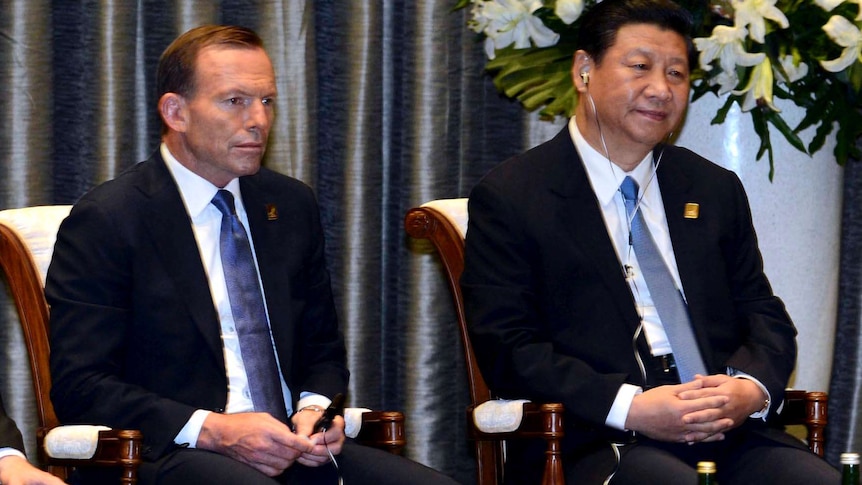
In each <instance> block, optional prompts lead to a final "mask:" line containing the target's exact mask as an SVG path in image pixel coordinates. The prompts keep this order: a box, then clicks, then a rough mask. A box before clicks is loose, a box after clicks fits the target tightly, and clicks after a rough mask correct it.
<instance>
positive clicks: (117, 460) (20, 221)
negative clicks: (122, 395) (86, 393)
mask: <svg viewBox="0 0 862 485" xmlns="http://www.w3.org/2000/svg"><path fill="white" fill-rule="evenodd" d="M70 208H71V207H70V206H45V207H31V208H27V209H12V210H5V211H2V212H0V267H2V269H3V272H4V273H5V275H6V280H7V284H8V286H9V291H10V293H11V296H12V300H13V302H14V303H15V307H16V309H17V310H18V316H19V318H20V321H21V328H22V330H23V335H24V342H25V344H26V347H27V353H28V356H29V359H30V370H31V372H32V375H33V390H34V391H35V393H36V406H37V414H38V418H39V430H38V431H37V434H36V436H37V443H38V449H39V460H40V461H41V462H43V463H45V464H47V465H48V470H49V471H50V472H51V473H52V474H54V475H56V476H58V477H60V478H63V479H66V478H68V474H69V471H70V468H72V467H77V466H114V467H120V468H121V469H122V478H121V483H125V484H134V483H137V468H138V466H139V465H140V463H141V441H142V435H141V432H140V431H137V430H103V431H98V441H97V443H96V444H95V452H94V453H93V454H92V456H91V457H90V458H72V456H73V455H71V454H55V455H53V456H52V454H49V453H48V452H46V450H45V446H44V444H45V443H44V439H45V437H46V435H47V433H48V432H49V431H50V430H52V429H55V428H57V427H58V426H59V425H60V422H59V420H58V419H57V415H56V414H54V407H53V406H52V404H51V398H50V392H51V376H50V372H49V365H48V352H49V347H48V304H47V302H46V301H45V293H44V286H43V281H44V275H45V273H46V271H47V266H48V263H49V262H50V260H51V253H52V251H53V247H54V239H55V238H56V233H57V228H59V226H60V222H61V221H62V220H63V219H64V218H65V217H66V215H68V213H69V209H70ZM67 444H68V443H67ZM72 445H73V446H72V447H86V446H87V445H86V444H84V443H77V444H76V443H72Z"/></svg>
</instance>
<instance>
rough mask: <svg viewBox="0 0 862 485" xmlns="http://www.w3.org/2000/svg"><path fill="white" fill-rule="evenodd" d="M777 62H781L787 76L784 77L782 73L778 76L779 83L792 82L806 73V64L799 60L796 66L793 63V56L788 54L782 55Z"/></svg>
mask: <svg viewBox="0 0 862 485" xmlns="http://www.w3.org/2000/svg"><path fill="white" fill-rule="evenodd" d="M779 62H780V63H781V68H782V69H784V72H785V73H786V74H787V78H784V76H783V75H782V76H780V77H781V79H779V81H778V82H779V83H783V82H786V83H788V84H789V83H794V82H796V81H798V80H800V79H802V78H804V77H805V76H806V75H807V74H808V64H806V63H804V62H800V63H799V65H798V66H797V65H795V64H794V63H793V56H791V55H790V54H788V55H786V56H784V57H782V58H781V59H780V61H779Z"/></svg>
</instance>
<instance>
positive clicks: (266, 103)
mask: <svg viewBox="0 0 862 485" xmlns="http://www.w3.org/2000/svg"><path fill="white" fill-rule="evenodd" d="M261 103H263V105H264V106H269V105H271V104H273V103H275V100H274V99H272V98H263V99H262V100H261Z"/></svg>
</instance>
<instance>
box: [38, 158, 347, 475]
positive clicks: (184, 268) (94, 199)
mask: <svg viewBox="0 0 862 485" xmlns="http://www.w3.org/2000/svg"><path fill="white" fill-rule="evenodd" d="M240 186H241V190H242V197H243V202H244V204H245V207H246V211H247V213H248V218H249V226H250V232H251V234H252V239H253V241H254V246H255V252H256V254H257V257H258V265H259V267H260V272H261V275H260V276H261V280H262V282H263V287H264V292H265V294H266V301H267V306H268V309H269V315H270V323H271V328H272V333H273V338H274V340H275V345H276V348H277V350H278V357H279V360H280V365H281V369H282V371H283V373H284V376H285V379H286V381H287V385H288V386H289V387H290V389H291V391H292V393H293V398H294V400H296V399H297V398H298V394H299V392H300V391H312V392H317V393H320V394H323V395H328V396H333V395H335V394H336V393H338V392H345V389H346V386H347V379H348V372H347V369H346V366H345V350H344V343H343V340H342V338H341V336H340V334H339V332H338V329H337V321H336V315H335V308H334V304H333V300H332V294H331V289H330V280H329V274H328V272H327V269H326V267H325V262H324V243H323V233H322V230H321V226H320V220H319V214H318V207H317V204H316V202H315V199H314V195H313V193H312V191H311V189H310V188H309V187H307V186H306V185H304V184H302V183H301V182H299V181H297V180H295V179H292V178H289V177H286V176H284V175H279V174H276V173H274V172H272V171H269V170H266V169H261V171H260V172H259V173H258V174H256V175H254V176H249V177H243V178H241V179H240ZM272 209H275V210H276V211H277V217H276V218H275V219H274V220H269V219H268V218H267V214H268V213H270V214H272V212H271V211H272ZM46 295H47V298H48V302H49V304H50V305H51V336H50V337H51V374H52V378H53V387H52V389H51V398H52V401H53V403H54V408H55V409H56V411H57V415H58V416H59V418H60V420H61V421H62V422H64V423H102V424H106V425H108V426H112V427H116V428H131V429H140V430H141V431H142V432H143V435H144V447H145V449H144V452H145V458H146V459H150V460H152V459H156V458H158V457H159V456H161V455H163V454H164V453H165V452H167V451H169V450H170V449H172V447H173V439H174V437H175V436H176V434H177V433H178V432H179V431H180V429H181V428H182V427H183V425H184V424H185V423H186V421H187V420H188V419H189V417H190V416H191V415H192V413H193V412H194V411H195V410H196V409H209V410H213V411H217V412H218V411H222V410H223V409H224V408H225V404H226V400H227V374H226V371H225V362H224V356H223V349H222V342H221V337H220V326H219V320H218V316H217V313H216V310H215V307H214V305H213V301H212V297H211V295H210V289H209V284H208V282H207V278H206V274H205V271H204V268H203V265H202V263H201V258H200V254H199V252H198V247H197V243H196V241H195V238H194V233H193V231H192V228H191V222H190V219H189V216H188V214H187V212H186V210H185V206H184V204H183V201H182V199H181V197H180V194H179V190H178V188H177V186H176V183H175V182H174V180H173V178H172V177H171V175H170V173H169V171H168V169H167V167H166V166H165V164H164V162H163V160H162V158H161V156H160V155H159V154H158V153H156V154H154V155H153V156H152V157H151V158H150V159H149V160H147V161H145V162H142V163H140V164H138V165H136V166H134V167H131V168H130V169H129V170H127V171H125V172H124V173H123V174H121V175H120V176H118V177H117V178H116V179H114V180H113V181H110V182H107V183H105V184H102V185H101V186H99V187H97V188H96V189H94V190H92V191H91V192H89V193H88V194H86V195H85V196H84V197H83V198H82V199H81V200H80V201H79V202H78V203H77V204H75V207H74V208H73V209H72V212H71V214H70V215H69V217H68V218H67V219H66V220H65V221H64V222H63V224H62V226H61V227H60V231H59V234H58V237H57V243H56V247H55V250H54V257H53V260H52V262H51V266H50V269H49V271H48V278H47V283H46Z"/></svg>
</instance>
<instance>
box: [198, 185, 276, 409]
mask: <svg viewBox="0 0 862 485" xmlns="http://www.w3.org/2000/svg"><path fill="white" fill-rule="evenodd" d="M212 203H213V205H214V206H216V207H217V208H218V210H219V211H220V212H221V213H222V219H221V233H220V235H219V246H220V248H221V260H222V266H223V267H224V278H225V283H226V284H227V293H228V298H229V299H230V307H231V312H232V313H233V319H234V323H235V324H236V332H237V336H238V338H239V348H240V354H241V355H242V363H243V366H244V367H245V371H246V375H247V376H248V386H249V390H250V392H251V400H252V403H253V404H254V410H255V411H257V412H267V413H269V414H271V415H272V416H273V417H275V418H276V419H279V420H281V421H282V422H285V423H286V422H287V408H286V407H285V405H284V394H282V390H281V381H280V378H279V375H278V367H277V364H276V362H275V351H274V350H273V346H272V337H271V336H270V331H269V324H268V322H267V318H266V309H265V307H264V305H263V295H262V294H261V290H260V282H259V279H258V274H257V268H256V267H255V264H254V260H253V259H252V254H251V245H250V244H249V241H248V235H247V234H246V232H245V228H244V227H243V225H242V222H241V221H240V220H239V217H237V215H236V207H235V206H234V200H233V194H231V193H230V192H229V191H227V190H219V191H218V193H216V195H215V197H213V200H212Z"/></svg>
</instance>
